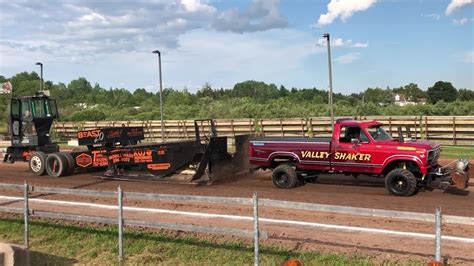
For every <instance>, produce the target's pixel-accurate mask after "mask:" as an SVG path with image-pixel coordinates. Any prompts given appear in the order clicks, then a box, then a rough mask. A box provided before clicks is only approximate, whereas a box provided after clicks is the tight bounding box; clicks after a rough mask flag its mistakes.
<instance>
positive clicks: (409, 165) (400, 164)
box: [382, 160, 423, 178]
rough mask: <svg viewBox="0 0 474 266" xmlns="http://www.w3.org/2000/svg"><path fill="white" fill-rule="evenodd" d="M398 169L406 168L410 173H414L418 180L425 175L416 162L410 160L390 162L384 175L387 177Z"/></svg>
mask: <svg viewBox="0 0 474 266" xmlns="http://www.w3.org/2000/svg"><path fill="white" fill-rule="evenodd" d="M396 168H406V169H407V170H408V171H410V172H411V173H413V175H415V177H416V178H421V177H422V176H423V174H422V173H421V171H420V167H419V166H418V164H417V163H416V162H413V161H409V160H396V161H393V162H390V163H389V164H388V165H387V166H385V168H384V169H383V171H382V175H384V176H385V175H387V174H388V173H389V172H390V171H392V170H393V169H396Z"/></svg>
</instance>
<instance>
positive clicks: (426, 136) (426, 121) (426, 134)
mask: <svg viewBox="0 0 474 266" xmlns="http://www.w3.org/2000/svg"><path fill="white" fill-rule="evenodd" d="M428 135H429V134H428V116H425V139H426V140H428V139H429V136H428Z"/></svg>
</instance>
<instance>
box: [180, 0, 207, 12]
mask: <svg viewBox="0 0 474 266" xmlns="http://www.w3.org/2000/svg"><path fill="white" fill-rule="evenodd" d="M181 4H183V5H184V7H185V8H186V10H187V11H189V12H206V13H214V12H215V11H216V8H215V7H213V6H211V5H207V4H203V3H201V1H200V0H181Z"/></svg>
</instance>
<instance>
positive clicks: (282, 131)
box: [280, 118, 285, 137]
mask: <svg viewBox="0 0 474 266" xmlns="http://www.w3.org/2000/svg"><path fill="white" fill-rule="evenodd" d="M280 130H281V136H282V137H285V131H284V130H283V118H280Z"/></svg>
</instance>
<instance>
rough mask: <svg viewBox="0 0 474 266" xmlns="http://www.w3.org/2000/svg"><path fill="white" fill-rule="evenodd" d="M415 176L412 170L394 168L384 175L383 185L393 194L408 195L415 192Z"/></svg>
mask: <svg viewBox="0 0 474 266" xmlns="http://www.w3.org/2000/svg"><path fill="white" fill-rule="evenodd" d="M416 183H417V182H416V178H415V176H414V175H413V173H412V172H410V171H408V170H406V169H403V168H396V169H393V170H392V171H390V172H389V173H388V174H387V176H386V177H385V187H386V188H387V190H388V192H390V193H391V194H393V195H395V196H403V197H409V196H412V195H413V194H415V192H416Z"/></svg>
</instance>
